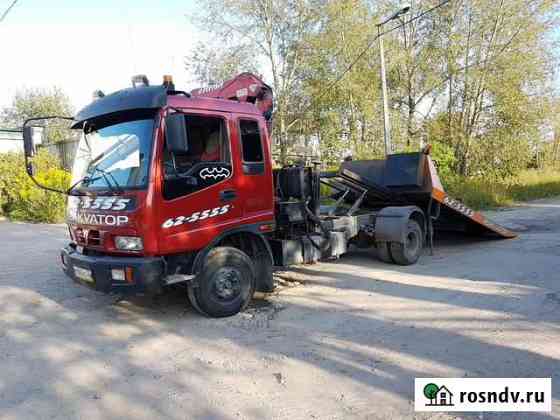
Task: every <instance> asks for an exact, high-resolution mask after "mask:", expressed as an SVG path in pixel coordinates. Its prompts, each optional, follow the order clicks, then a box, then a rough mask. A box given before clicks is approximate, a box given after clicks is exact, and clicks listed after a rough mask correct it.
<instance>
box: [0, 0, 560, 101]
mask: <svg viewBox="0 0 560 420" xmlns="http://www.w3.org/2000/svg"><path fill="white" fill-rule="evenodd" d="M12 1H13V0H0V13H2V12H3V11H4V10H5V9H6V8H7V7H8V6H9V5H10V4H11V3H12ZM196 7H197V4H196V0H164V1H157V0H149V1H148V0H134V1H133V0H78V1H76V0H49V1H46V0H18V2H17V4H16V6H15V7H14V8H13V9H12V10H11V12H10V13H9V15H8V16H7V18H6V19H5V20H4V21H3V22H1V23H0V108H2V107H5V106H8V105H10V104H11V102H12V98H13V96H14V94H15V92H16V91H17V89H21V88H25V87H51V86H58V87H60V88H61V89H62V90H63V91H64V92H65V93H66V94H67V95H68V96H69V97H70V100H71V101H72V103H73V105H74V106H75V108H76V110H79V109H80V108H82V107H83V106H85V105H87V104H88V103H89V102H91V98H92V92H93V91H94V90H97V89H101V90H102V91H103V92H105V93H110V92H113V91H115V90H118V89H122V88H123V87H127V86H130V78H131V76H132V75H134V74H146V75H147V76H148V78H149V79H150V81H151V83H154V84H155V83H158V84H159V83H161V80H162V77H163V75H164V74H171V75H173V77H174V80H175V84H176V86H177V88H178V89H184V90H190V89H192V88H195V87H196V83H193V82H192V76H191V75H189V74H188V73H187V71H186V70H185V68H184V56H185V55H186V54H187V53H188V52H189V51H190V49H191V48H192V47H193V46H194V45H195V44H196V43H197V41H199V40H200V34H199V33H198V32H197V30H196V28H194V27H193V25H192V24H191V23H190V22H189V19H188V18H187V16H190V15H192V14H193V12H195V11H196ZM558 33H559V36H560V29H559V30H558ZM559 73H560V72H559ZM556 84H557V85H558V86H560V76H559V78H558V79H557V83H556Z"/></svg>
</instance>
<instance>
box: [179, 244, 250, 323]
mask: <svg viewBox="0 0 560 420" xmlns="http://www.w3.org/2000/svg"><path fill="white" fill-rule="evenodd" d="M254 292H255V271H254V267H253V263H252V261H251V259H250V258H249V257H248V256H247V254H245V253H244V252H243V251H240V250H239V249H237V248H231V247H217V248H214V249H212V250H211V251H210V252H209V253H208V256H207V257H206V259H205V261H204V266H203V267H202V270H201V271H200V273H199V274H198V276H197V278H196V286H194V285H191V286H189V299H190V301H191V303H192V305H193V307H194V308H195V309H196V310H197V311H198V312H200V313H202V314H203V315H206V316H210V317H214V318H220V317H226V316H232V315H235V314H236V313H238V312H240V311H242V310H244V309H245V308H246V307H247V305H248V304H249V302H250V301H251V298H252V297H253V293H254Z"/></svg>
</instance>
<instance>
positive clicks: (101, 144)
mask: <svg viewBox="0 0 560 420" xmlns="http://www.w3.org/2000/svg"><path fill="white" fill-rule="evenodd" d="M153 129H154V120H153V119H143V120H135V121H126V122H121V123H117V124H112V125H109V126H106V127H103V128H99V129H97V128H95V127H94V128H93V129H91V131H89V132H87V133H86V134H83V135H82V138H81V140H80V143H79V145H78V148H77V150H76V158H75V161H74V169H73V171H72V183H73V184H75V183H77V182H78V185H77V187H78V188H80V189H83V188H88V189H89V188H93V189H107V188H110V189H112V188H114V187H117V188H141V187H145V186H147V184H148V174H149V171H148V169H149V162H150V156H151V150H152V138H153ZM80 180H81V181H80Z"/></svg>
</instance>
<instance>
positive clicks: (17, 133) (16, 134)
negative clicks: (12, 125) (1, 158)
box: [0, 128, 23, 153]
mask: <svg viewBox="0 0 560 420" xmlns="http://www.w3.org/2000/svg"><path fill="white" fill-rule="evenodd" d="M7 152H23V132H22V131H21V130H11V129H3V128H0V153H7Z"/></svg>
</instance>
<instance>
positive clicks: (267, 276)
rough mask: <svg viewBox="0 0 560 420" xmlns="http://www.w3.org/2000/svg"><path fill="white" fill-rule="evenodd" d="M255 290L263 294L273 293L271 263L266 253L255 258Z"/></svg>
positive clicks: (261, 253)
mask: <svg viewBox="0 0 560 420" xmlns="http://www.w3.org/2000/svg"><path fill="white" fill-rule="evenodd" d="M254 260H255V276H256V290H257V291H258V292H263V293H271V292H273V291H274V277H273V276H272V263H271V261H270V255H269V254H268V252H260V253H259V254H258V255H257V256H256V257H255V258H254Z"/></svg>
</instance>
